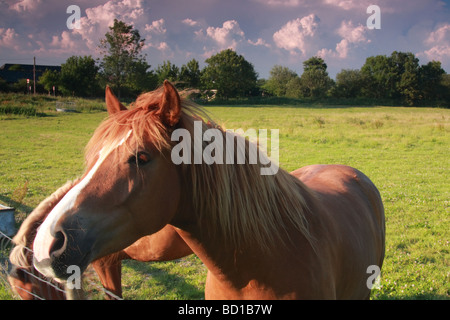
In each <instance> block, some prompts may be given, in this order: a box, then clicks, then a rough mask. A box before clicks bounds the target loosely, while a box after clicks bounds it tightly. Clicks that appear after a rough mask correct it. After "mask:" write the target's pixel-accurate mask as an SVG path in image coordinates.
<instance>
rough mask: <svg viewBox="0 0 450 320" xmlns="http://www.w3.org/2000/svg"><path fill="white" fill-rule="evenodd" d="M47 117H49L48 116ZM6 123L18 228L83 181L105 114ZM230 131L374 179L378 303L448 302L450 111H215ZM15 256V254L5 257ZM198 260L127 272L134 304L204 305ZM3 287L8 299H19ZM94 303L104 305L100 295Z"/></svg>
mask: <svg viewBox="0 0 450 320" xmlns="http://www.w3.org/2000/svg"><path fill="white" fill-rule="evenodd" d="M43 108H44V109H45V107H43ZM47 110H48V109H45V110H44V111H45V112H46V113H47V116H46V117H25V116H23V115H4V116H1V115H0V202H3V203H5V204H8V205H12V206H14V207H16V209H17V212H18V214H17V220H18V223H20V221H21V220H22V219H23V218H24V217H25V216H26V214H27V213H29V212H31V210H32V209H33V208H34V207H35V206H36V205H37V204H38V203H39V202H40V201H41V200H43V199H44V198H45V197H46V196H48V195H49V194H51V193H52V192H53V191H54V190H56V189H57V188H58V187H59V186H61V185H62V184H64V183H65V182H66V181H67V180H71V179H73V178H75V177H77V176H80V175H81V174H82V172H83V165H84V164H83V150H84V146H85V145H86V143H87V142H88V140H89V138H90V136H91V135H92V133H93V131H94V130H95V128H96V127H97V126H98V124H99V123H100V121H101V120H102V119H104V118H105V117H106V116H107V114H106V113H105V112H93V113H88V112H86V113H75V114H64V113H61V114H57V113H53V112H50V111H47ZM207 110H208V111H210V112H211V113H212V115H213V116H214V118H215V119H218V120H219V122H220V123H222V124H224V125H225V127H226V128H229V129H239V128H242V129H244V130H246V129H249V128H254V129H279V130H280V165H281V167H282V168H284V169H286V170H288V171H291V170H294V169H296V168H298V167H301V166H305V165H309V164H316V163H322V164H331V163H340V164H346V165H350V166H353V167H355V168H357V169H359V170H361V171H362V172H364V173H365V174H367V175H368V176H369V177H370V178H371V179H372V180H373V182H374V183H375V184H376V185H377V187H378V188H379V190H380V192H381V195H382V198H383V201H384V205H385V211H386V227H387V235H386V236H387V245H386V258H385V262H384V265H383V268H382V275H381V283H380V287H379V288H378V289H374V290H373V291H372V292H373V293H372V299H449V298H450V266H449V264H450V259H449V258H450V254H449V251H450V246H449V241H450V209H449V207H450V204H449V200H450V157H449V154H450V152H449V151H450V110H448V109H433V108H402V107H367V108H364V107H352V108H339V107H328V108H327V107H320V108H318V107H314V106H277V107H275V106H274V107H266V106H265V107H261V106H252V107H239V106H233V107H208V108H207ZM3 251H4V254H7V249H3ZM205 275H206V269H205V267H204V266H203V265H202V263H201V262H200V261H199V259H198V258H197V257H195V256H190V257H187V258H184V259H180V260H177V261H174V262H165V263H140V262H135V261H127V262H125V263H124V271H123V286H124V298H126V299H202V298H203V287H204V282H205ZM13 298H14V297H13V296H12V294H11V293H10V291H9V288H8V287H7V285H6V284H4V282H3V281H2V279H0V299H13ZM91 298H93V299H97V298H102V295H101V294H99V293H98V292H97V293H92V294H91Z"/></svg>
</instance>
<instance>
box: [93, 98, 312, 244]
mask: <svg viewBox="0 0 450 320" xmlns="http://www.w3.org/2000/svg"><path fill="white" fill-rule="evenodd" d="M160 96H161V90H157V91H153V92H149V93H145V94H143V95H141V96H139V97H138V98H137V100H136V101H135V102H134V103H133V104H132V105H131V107H130V110H128V111H125V112H118V113H115V114H113V115H111V116H110V117H109V118H108V119H107V120H105V121H104V123H102V124H101V125H100V126H99V128H98V129H97V130H96V133H95V134H94V136H93V138H92V139H91V141H90V142H89V144H88V146H87V148H86V158H87V159H89V157H95V155H96V154H98V152H99V151H100V149H101V148H102V147H104V142H102V141H107V142H106V143H113V142H114V141H117V140H118V139H120V138H121V137H124V136H125V134H126V132H128V131H129V130H133V137H135V138H136V139H135V140H136V142H135V143H136V144H138V145H141V146H144V143H145V141H151V142H152V144H153V145H154V146H155V147H156V148H157V149H158V150H159V151H160V152H161V153H162V154H164V155H166V156H167V155H170V150H171V148H172V147H173V145H174V144H175V143H174V142H172V141H171V139H170V135H171V133H172V131H173V130H174V129H176V128H167V127H166V126H165V125H164V124H163V123H162V122H161V120H160V118H159V117H158V102H159V100H160ZM199 120H201V121H202V130H203V132H204V131H205V130H207V129H209V128H213V127H214V128H217V129H219V130H220V132H222V134H223V138H224V139H225V137H226V134H227V133H226V131H225V130H224V129H223V128H221V127H220V126H218V125H217V124H216V123H215V122H214V121H213V120H211V118H210V117H209V115H208V113H207V112H206V111H205V110H204V109H203V108H201V107H200V106H198V105H196V104H194V103H192V102H189V101H186V100H182V114H181V117H180V120H179V123H178V125H177V128H183V129H186V130H188V131H189V132H190V133H191V137H192V139H193V136H194V129H193V128H194V121H199ZM237 139H244V138H242V137H237V138H236V139H235V142H234V143H235V148H234V150H237V147H236V146H237V145H236V144H237ZM249 144H250V142H249V141H248V140H246V141H245V149H246V152H245V155H246V159H245V164H235V165H229V164H212V165H208V164H205V163H203V164H181V165H180V172H181V175H182V177H181V179H182V181H184V182H185V183H187V184H188V185H186V186H185V187H186V188H189V192H191V193H192V201H193V208H194V212H195V214H196V215H197V216H198V221H199V223H200V225H199V227H200V228H201V230H204V231H205V232H207V233H208V235H209V236H215V235H219V234H220V235H221V236H222V237H223V239H224V240H225V241H227V243H230V244H231V245H233V246H234V247H236V248H240V249H242V250H244V249H245V248H248V247H249V246H255V244H257V245H258V246H260V247H261V248H262V249H270V248H271V249H273V246H277V245H280V244H286V245H288V246H290V245H293V244H292V243H290V241H291V239H290V237H289V232H288V230H291V231H292V229H295V230H297V231H298V232H300V234H301V235H303V236H304V237H305V238H306V239H307V240H308V241H309V242H310V243H311V244H313V241H314V240H313V238H312V236H311V235H310V232H309V228H308V221H307V218H306V217H307V213H309V209H308V206H307V203H306V200H305V198H304V196H303V195H304V194H306V193H308V192H309V191H307V188H305V187H304V185H303V184H302V183H301V182H300V181H299V180H298V179H296V178H295V177H293V176H292V175H290V174H289V173H287V172H286V171H284V170H282V169H279V170H278V172H277V173H276V174H275V175H272V176H270V175H264V176H263V175H261V174H260V169H261V167H262V164H259V163H257V164H250V163H249V159H248V154H249V153H248V151H249V150H248V148H249ZM207 145H208V143H207V142H203V146H202V148H203V149H204V148H205V147H206V146H207ZM224 145H225V143H224ZM191 146H192V148H193V146H194V143H191ZM128 147H129V148H130V149H136V146H128ZM192 151H194V150H192ZM224 152H225V151H224ZM191 154H192V156H193V154H194V152H192V153H191ZM167 161H171V160H170V156H169V157H168V159H167ZM191 163H193V162H191Z"/></svg>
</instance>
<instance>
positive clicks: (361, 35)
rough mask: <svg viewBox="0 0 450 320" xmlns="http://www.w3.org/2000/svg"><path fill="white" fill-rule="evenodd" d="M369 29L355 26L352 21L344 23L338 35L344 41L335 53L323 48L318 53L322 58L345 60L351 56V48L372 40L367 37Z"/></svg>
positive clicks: (338, 45) (337, 46)
mask: <svg viewBox="0 0 450 320" xmlns="http://www.w3.org/2000/svg"><path fill="white" fill-rule="evenodd" d="M366 31H367V28H366V27H364V26H363V25H361V24H360V25H358V26H354V25H353V23H352V21H345V20H344V21H342V22H341V26H340V27H339V29H338V30H337V34H338V35H339V36H341V37H342V40H341V41H340V42H339V43H337V44H336V48H335V51H333V50H331V49H326V48H323V49H321V50H319V52H318V53H317V55H318V56H320V57H322V58H326V57H333V58H340V59H345V58H347V57H348V55H349V51H350V49H351V48H355V47H357V46H358V45H359V44H362V43H369V42H370V40H369V39H367V36H366Z"/></svg>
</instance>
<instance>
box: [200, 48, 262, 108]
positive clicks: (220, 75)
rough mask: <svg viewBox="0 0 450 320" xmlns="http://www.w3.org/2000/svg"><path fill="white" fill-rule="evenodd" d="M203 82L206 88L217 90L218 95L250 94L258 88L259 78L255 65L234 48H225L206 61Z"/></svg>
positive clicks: (226, 97)
mask: <svg viewBox="0 0 450 320" xmlns="http://www.w3.org/2000/svg"><path fill="white" fill-rule="evenodd" d="M205 62H206V63H207V64H208V66H206V67H205V69H204V70H203V74H202V77H201V79H202V83H203V84H204V86H205V88H206V89H211V90H212V89H215V90H217V97H220V98H225V99H228V98H233V97H242V96H248V95H249V94H250V93H251V92H252V90H254V89H255V88H256V80H257V78H258V76H257V74H256V72H255V70H254V68H253V65H252V64H251V63H250V62H248V61H247V60H245V58H244V57H243V56H242V55H238V54H237V53H236V52H235V51H233V50H232V49H227V50H223V51H221V52H219V53H217V54H215V55H213V56H211V57H210V58H208V59H206V61H205Z"/></svg>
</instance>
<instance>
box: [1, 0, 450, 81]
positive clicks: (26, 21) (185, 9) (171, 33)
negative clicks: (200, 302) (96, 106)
mask: <svg viewBox="0 0 450 320" xmlns="http://www.w3.org/2000/svg"><path fill="white" fill-rule="evenodd" d="M71 5H75V6H78V7H79V8H80V19H79V25H78V26H76V27H77V28H72V27H73V26H74V25H73V24H72V23H73V22H74V21H76V20H73V18H74V16H73V14H74V11H72V10H69V12H68V13H67V11H68V10H67V9H68V7H69V6H71ZM370 5H377V6H378V8H379V18H380V19H376V20H373V18H376V16H373V14H374V13H375V12H374V11H372V10H369V13H368V7H369V6H370ZM115 18H116V19H119V20H122V21H124V22H126V23H128V24H132V25H133V26H134V28H136V29H137V30H139V32H140V35H141V37H142V38H144V39H145V47H144V50H143V53H144V54H146V57H147V62H148V63H149V64H150V65H151V66H152V68H153V69H155V68H156V67H157V66H158V65H159V64H162V63H163V62H164V61H167V60H170V61H171V62H172V63H174V64H176V65H177V66H179V67H181V65H183V64H186V63H187V62H188V61H189V60H191V59H193V58H195V59H197V60H198V61H199V62H200V65H201V66H202V67H203V66H205V65H206V64H205V59H207V58H209V57H210V56H211V55H213V54H215V53H218V52H220V51H221V50H224V49H228V48H232V49H233V50H235V51H236V52H237V53H238V54H240V55H243V56H244V57H245V59H247V60H248V61H249V62H251V63H252V64H253V66H254V68H255V71H256V72H257V73H258V74H259V77H260V78H266V79H267V78H268V77H269V75H270V70H271V69H272V67H273V66H275V65H281V66H285V67H288V68H290V69H291V70H293V71H295V72H297V73H298V74H299V75H300V74H301V73H302V71H303V67H302V63H303V61H305V60H307V59H308V58H310V57H312V56H320V57H322V58H323V59H324V60H325V62H326V63H327V65H328V72H329V74H330V76H331V77H332V78H334V77H335V75H336V74H337V73H338V72H339V71H341V70H342V69H359V68H361V67H362V65H363V64H364V62H365V60H366V58H367V57H369V56H374V55H379V54H382V55H390V54H391V53H392V52H393V51H403V52H412V53H414V54H415V55H416V57H418V58H419V59H420V60H419V63H420V64H426V63H428V62H429V61H431V60H439V61H441V63H442V67H443V68H444V70H445V71H446V72H447V73H449V72H450V0H445V1H443V0H369V1H366V0H361V1H351V0H316V1H313V0H226V1H224V0H109V1H105V0H79V1H77V0H70V1H61V0H0V65H3V64H5V63H14V64H32V63H33V57H36V63H37V64H44V65H59V64H61V63H64V62H65V61H66V60H67V58H69V57H70V56H73V55H77V56H84V55H91V56H93V57H94V58H99V57H101V55H100V51H99V50H98V45H99V42H100V39H101V38H104V35H105V33H106V32H107V31H108V30H109V29H108V27H109V26H112V24H113V22H114V19H115ZM68 20H69V26H70V27H71V28H69V27H68V24H67V22H68ZM368 20H369V23H368ZM374 22H378V23H379V26H380V28H379V29H377V28H369V27H371V26H372V24H373V23H374Z"/></svg>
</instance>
